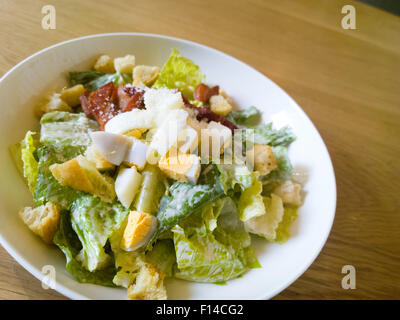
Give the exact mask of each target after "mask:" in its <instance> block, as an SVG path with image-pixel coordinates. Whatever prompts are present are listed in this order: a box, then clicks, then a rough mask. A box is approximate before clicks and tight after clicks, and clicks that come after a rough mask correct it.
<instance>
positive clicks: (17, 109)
mask: <svg viewBox="0 0 400 320" xmlns="http://www.w3.org/2000/svg"><path fill="white" fill-rule="evenodd" d="M171 48H177V49H178V50H179V51H180V52H181V54H182V55H183V56H185V57H188V58H190V59H192V60H193V61H195V62H196V63H197V64H198V65H199V66H200V68H201V70H202V71H203V72H204V73H205V74H206V76H207V78H206V82H208V83H210V84H219V85H220V86H221V87H222V88H224V89H225V91H226V92H228V94H230V95H231V96H232V97H233V98H234V100H235V102H236V104H237V105H238V106H240V107H242V108H246V107H249V106H251V105H254V106H257V107H258V108H260V109H261V110H262V111H263V119H264V120H266V121H267V120H273V121H274V123H275V125H276V126H277V127H280V126H283V125H289V126H291V127H292V128H293V131H294V133H295V134H296V136H297V140H296V141H295V142H294V143H293V144H292V146H291V147H290V158H291V160H292V163H293V165H294V167H295V170H296V171H301V172H307V181H306V183H305V185H304V191H305V202H304V205H303V206H302V207H301V209H300V210H299V218H298V219H297V221H296V222H295V223H294V225H293V226H292V229H291V233H292V237H291V238H290V239H289V241H288V242H287V243H285V244H283V245H279V244H271V243H267V242H266V241H262V240H259V239H257V240H255V241H254V246H255V249H256V253H257V255H258V259H259V261H260V263H261V265H262V268H260V269H253V270H251V271H249V272H248V273H246V274H245V275H244V276H243V277H241V278H239V279H235V280H233V281H229V282H228V284H227V285H223V286H221V285H214V284H200V283H192V282H187V281H182V280H175V279H170V280H167V281H166V285H167V290H168V296H169V298H171V299H268V298H271V297H273V296H274V295H276V294H278V293H279V292H280V291H282V290H283V289H285V288H286V287H288V286H289V285H290V284H291V283H292V282H294V281H295V280H296V279H297V278H298V277H299V276H300V275H301V274H302V273H303V272H304V271H305V270H306V269H307V268H308V267H309V266H310V265H311V263H312V262H313V261H314V259H315V258H316V257H317V255H318V253H319V252H320V250H321V249H322V247H323V245H324V244H325V241H326V239H327V237H328V235H329V231H330V229H331V226H332V223H333V219H334V215H335V207H336V184H335V176H334V172H333V167H332V163H331V160H330V157H329V154H328V152H327V149H326V147H325V145H324V142H323V141H322V139H321V137H320V135H319V133H318V131H317V130H316V129H315V127H314V125H313V124H312V123H311V121H310V119H309V118H308V117H307V116H306V115H305V113H304V112H303V111H302V109H301V108H300V107H299V106H298V105H297V104H296V102H294V101H293V100H292V99H291V98H290V97H289V96H288V95H287V94H286V93H285V92H284V91H283V90H282V89H281V88H279V87H278V86H277V85H276V84H275V83H273V82H272V81H271V80H269V79H268V78H267V77H266V76H264V75H262V74H261V73H259V72H258V71H256V70H255V69H253V68H251V67H249V66H248V65H246V64H244V63H243V62H240V61H238V60H236V59H235V58H232V57H230V56H228V55H226V54H224V53H222V52H220V51H217V50H214V49H211V48H209V47H206V46H203V45H200V44H196V43H193V42H190V41H186V40H181V39H176V38H171V37H166V36H160V35H151V34H139V33H115V34H99V35H93V36H87V37H82V38H78V39H73V40H69V41H65V42H62V43H60V44H57V45H54V46H51V47H49V48H47V49H44V50H41V51H39V52H37V53H35V54H34V55H32V56H30V57H29V58H27V59H25V60H24V61H22V62H20V63H19V64H18V65H16V66H15V67H14V68H12V69H11V70H10V71H9V72H7V73H6V74H5V75H4V76H3V77H2V78H1V80H0V101H1V105H2V111H1V112H2V115H1V120H0V136H1V140H0V148H1V153H0V157H1V158H0V173H1V177H2V183H1V184H0V214H1V221H2V223H1V224H0V241H1V244H2V245H3V247H4V248H5V249H6V250H7V251H8V252H9V253H10V254H11V255H12V256H13V257H14V258H15V259H16V260H17V261H18V262H19V263H20V264H21V265H22V266H23V267H24V268H25V269H27V270H28V271H29V272H30V273H32V274H33V275H34V276H35V277H37V278H38V279H42V278H43V276H44V275H43V274H42V273H41V270H42V267H43V266H45V265H52V266H54V267H55V270H56V281H57V285H56V288H55V289H56V290H57V291H58V292H60V293H62V294H63V295H65V296H67V297H70V298H73V299H126V290H125V289H113V288H106V287H101V286H96V285H91V284H80V283H78V282H76V281H75V280H74V279H73V278H72V277H71V276H70V275H69V274H68V273H67V271H66V270H65V258H64V255H63V254H62V253H61V251H59V250H58V249H57V248H56V247H55V246H54V247H49V246H47V245H45V244H44V243H43V242H42V241H41V240H40V239H39V238H38V237H36V236H34V235H33V234H32V233H31V232H30V231H29V230H28V229H27V227H26V226H25V225H24V224H23V223H22V222H21V220H20V219H19V217H18V214H17V213H18V210H19V209H20V208H22V207H24V206H26V205H30V204H32V197H31V195H30V193H29V191H28V189H27V188H26V186H25V185H24V182H23V180H22V179H21V178H20V177H19V175H18V173H17V171H16V169H15V167H14V165H13V162H12V160H11V158H10V156H9V152H8V147H9V145H11V144H13V143H15V142H17V141H19V140H21V139H22V137H23V136H24V134H25V132H26V131H27V130H28V129H38V126H39V124H38V120H37V119H36V118H35V117H34V115H33V107H34V105H35V104H36V103H37V102H38V100H39V99H40V98H41V97H42V96H43V94H44V93H46V92H47V91H49V90H59V89H60V88H62V87H63V86H64V85H65V75H66V73H67V72H68V71H72V70H85V69H88V68H90V67H91V66H92V65H93V63H94V61H95V59H96V57H97V56H98V55H99V54H103V53H107V54H110V55H111V56H118V55H125V54H127V53H133V54H134V55H135V56H136V61H137V63H139V64H150V65H159V66H162V65H163V63H164V62H165V61H166V60H167V58H168V56H169V54H170V51H171ZM316 298H317V297H316Z"/></svg>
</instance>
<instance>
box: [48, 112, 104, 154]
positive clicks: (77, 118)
mask: <svg viewBox="0 0 400 320" xmlns="http://www.w3.org/2000/svg"><path fill="white" fill-rule="evenodd" d="M40 124H41V130H40V142H42V143H43V144H51V145H52V146H53V147H54V148H56V149H58V150H60V152H61V153H62V152H63V149H64V147H66V146H68V147H77V148H80V149H81V150H82V152H83V151H85V150H86V147H87V146H88V145H89V144H90V142H91V139H90V136H89V132H90V131H95V130H98V124H97V122H96V121H94V120H90V119H89V118H87V117H86V116H85V114H83V113H69V112H61V111H55V112H50V113H46V114H45V115H44V116H43V117H42V118H41V119H40Z"/></svg>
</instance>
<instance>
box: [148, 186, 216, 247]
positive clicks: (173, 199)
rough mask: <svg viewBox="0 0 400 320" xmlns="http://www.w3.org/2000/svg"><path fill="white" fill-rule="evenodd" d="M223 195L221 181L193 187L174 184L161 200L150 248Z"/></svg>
mask: <svg viewBox="0 0 400 320" xmlns="http://www.w3.org/2000/svg"><path fill="white" fill-rule="evenodd" d="M199 181H201V180H199ZM223 194H224V190H223V188H222V186H221V183H220V182H219V180H215V183H214V184H197V185H193V184H190V183H186V182H179V181H177V182H175V183H174V184H172V185H171V186H170V187H169V189H168V195H167V194H166V195H164V196H163V197H162V199H161V202H160V207H159V210H158V213H157V218H158V222H159V223H158V227H157V230H156V232H155V233H154V235H153V237H152V239H151V240H150V242H149V245H148V246H150V245H151V244H152V242H153V241H154V240H155V239H157V237H158V236H159V235H160V234H162V233H164V232H166V231H168V230H170V229H171V228H172V227H173V226H175V225H176V224H178V223H179V222H180V221H181V220H183V219H184V218H187V217H188V216H189V215H191V214H192V213H193V212H195V211H196V210H197V209H199V208H201V207H202V206H204V205H206V204H207V203H210V202H213V201H214V200H216V199H218V198H221V197H222V196H223Z"/></svg>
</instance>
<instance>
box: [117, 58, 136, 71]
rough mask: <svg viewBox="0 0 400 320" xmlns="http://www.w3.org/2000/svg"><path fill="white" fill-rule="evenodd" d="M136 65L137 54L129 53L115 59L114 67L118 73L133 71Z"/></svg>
mask: <svg viewBox="0 0 400 320" xmlns="http://www.w3.org/2000/svg"><path fill="white" fill-rule="evenodd" d="M134 67H135V56H133V55H131V54H127V55H126V56H124V57H118V58H115V59H114V68H115V70H116V71H117V72H118V73H133V68H134Z"/></svg>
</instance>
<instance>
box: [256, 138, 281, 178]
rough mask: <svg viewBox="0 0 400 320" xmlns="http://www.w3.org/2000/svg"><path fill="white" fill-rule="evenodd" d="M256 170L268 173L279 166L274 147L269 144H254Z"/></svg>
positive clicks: (263, 173) (264, 173) (262, 173)
mask: <svg viewBox="0 0 400 320" xmlns="http://www.w3.org/2000/svg"><path fill="white" fill-rule="evenodd" d="M253 151H254V159H253V160H254V170H256V171H258V172H259V173H260V174H261V175H266V174H268V173H270V172H271V171H272V170H274V169H276V168H277V164H276V159H275V157H274V154H273V152H272V148H271V147H270V146H267V145H261V144H255V145H254V150H253Z"/></svg>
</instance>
